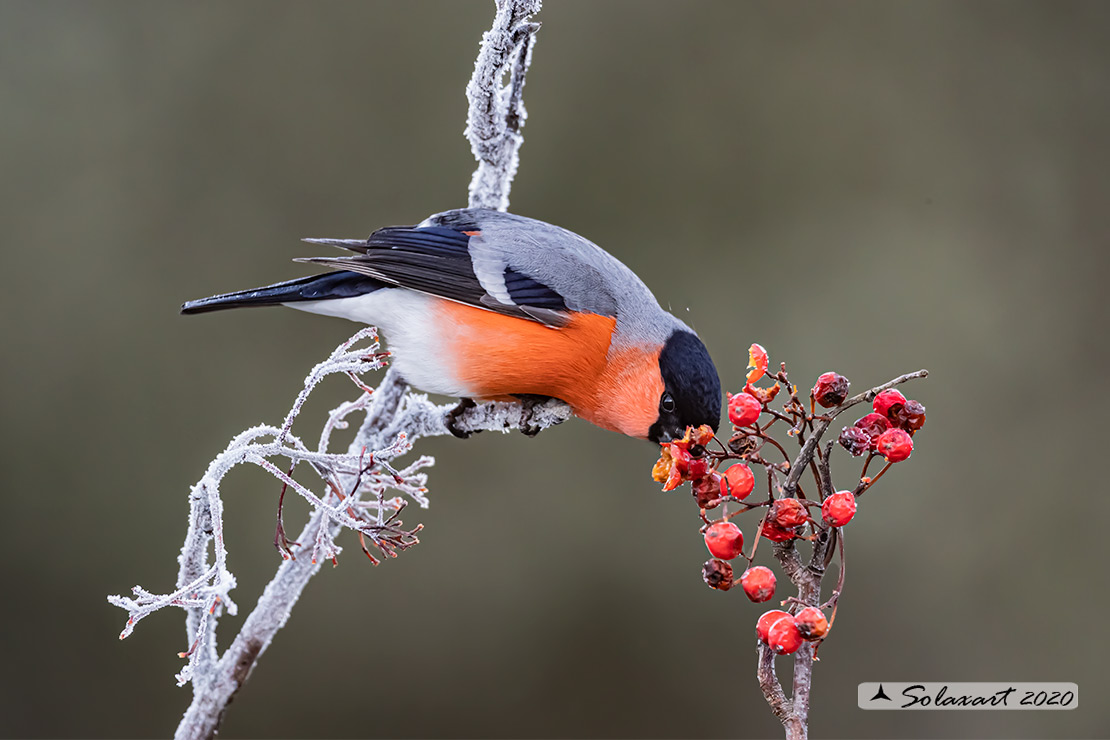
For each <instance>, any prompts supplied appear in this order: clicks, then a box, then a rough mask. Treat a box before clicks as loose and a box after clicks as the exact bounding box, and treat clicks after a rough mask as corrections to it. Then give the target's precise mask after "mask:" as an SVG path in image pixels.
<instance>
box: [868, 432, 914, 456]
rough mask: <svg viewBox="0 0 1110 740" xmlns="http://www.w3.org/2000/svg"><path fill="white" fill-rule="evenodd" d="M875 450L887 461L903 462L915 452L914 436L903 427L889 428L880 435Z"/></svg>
mask: <svg viewBox="0 0 1110 740" xmlns="http://www.w3.org/2000/svg"><path fill="white" fill-rule="evenodd" d="M875 451H876V452H878V453H879V454H880V455H882V456H883V457H885V458H886V461H887V462H892V463H896V462H902V461H903V460H905V459H906V458H908V457H909V456H910V454H911V453H912V452H913V437H911V436H910V435H909V432H907V431H905V430H903V429H888V430H887V431H885V432H883V433H882V434H881V435H879V439H878V441H877V442H876V443H875Z"/></svg>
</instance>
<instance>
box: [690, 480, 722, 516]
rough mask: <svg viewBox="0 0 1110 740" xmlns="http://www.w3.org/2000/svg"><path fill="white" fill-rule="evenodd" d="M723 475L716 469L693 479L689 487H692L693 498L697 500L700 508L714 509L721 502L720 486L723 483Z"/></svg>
mask: <svg viewBox="0 0 1110 740" xmlns="http://www.w3.org/2000/svg"><path fill="white" fill-rule="evenodd" d="M723 480H724V476H722V475H721V474H720V473H718V472H717V471H716V470H712V471H710V472H709V475H706V476H703V477H701V478H698V479H697V480H695V481H694V483H693V485H691V488H693V489H694V500H695V501H697V502H698V506H699V507H701V508H702V509H715V508H717V507H718V506H720V504H721V498H722V497H723V494H722V493H721V487H722V486H723V485H724V484H723V482H722V481H723Z"/></svg>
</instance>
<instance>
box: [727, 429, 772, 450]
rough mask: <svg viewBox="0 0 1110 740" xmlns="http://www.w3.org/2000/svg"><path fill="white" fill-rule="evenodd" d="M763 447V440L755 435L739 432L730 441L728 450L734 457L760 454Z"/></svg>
mask: <svg viewBox="0 0 1110 740" xmlns="http://www.w3.org/2000/svg"><path fill="white" fill-rule="evenodd" d="M762 447H763V440H761V439H760V438H759V437H757V436H755V435H754V434H746V433H744V432H737V433H736V434H734V435H732V436H731V437H729V440H728V449H729V451H730V452H732V454H734V455H750V454H751V453H753V452H759V450H760V449H762Z"/></svg>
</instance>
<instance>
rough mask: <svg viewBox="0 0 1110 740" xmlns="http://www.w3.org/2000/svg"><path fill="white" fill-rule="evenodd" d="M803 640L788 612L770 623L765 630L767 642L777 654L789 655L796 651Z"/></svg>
mask: <svg viewBox="0 0 1110 740" xmlns="http://www.w3.org/2000/svg"><path fill="white" fill-rule="evenodd" d="M803 642H805V640H803V639H802V633H801V632H799V631H798V625H797V623H796V622H795V620H794V617H792V616H790V615H789V614H788V615H787V616H785V617H783V618H782V619H779V620H778V621H776V622H775V623H774V624H773V625H771V629H769V630H767V644H768V645H770V646H771V649H772V650H774V651H775V652H776V653H778V654H779V655H790V654H791V653H795V652H797V651H798V648H800V647H801V646H802V643H803Z"/></svg>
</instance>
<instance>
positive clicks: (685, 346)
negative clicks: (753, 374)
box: [181, 208, 721, 443]
mask: <svg viewBox="0 0 1110 740" xmlns="http://www.w3.org/2000/svg"><path fill="white" fill-rule="evenodd" d="M304 241H306V242H309V243H312V244H319V245H328V246H333V247H339V248H341V249H344V250H348V251H350V252H353V253H354V255H353V256H346V257H307V258H300V259H297V260H295V261H297V262H306V263H310V264H316V265H322V266H324V267H326V268H329V269H330V270H331V271H330V272H326V273H323V274H317V275H311V276H308V277H303V278H299V279H296V280H288V281H285V282H280V283H276V284H274V285H269V286H266V287H262V288H254V289H251V290H241V291H236V292H233V293H223V294H220V295H215V296H212V297H210V298H202V299H199V300H193V301H188V302H187V303H185V304H183V305H182V307H181V312H182V313H184V314H199V313H204V312H208V311H217V310H221V309H228V308H239V307H246V306H270V305H283V306H288V307H291V308H295V309H300V310H302V311H307V312H309V313H314V314H322V315H325V316H335V317H341V318H345V319H350V320H353V321H356V322H361V323H364V324H369V325H373V326H376V327H378V329H379V331H380V332H381V333H382V335H383V337H384V339H385V341H386V343H387V345H388V347H389V350H390V353H391V355H392V358H393V359H392V364H393V367H394V369H395V370H396V371H397V372H399V373H400V375H401V377H402V378H403V379H404V381H405V382H406V383H407V384H408V385H410V386H412V387H414V388H417V389H419V390H421V391H425V392H428V393H434V394H442V395H446V396H454V397H458V398H460V399H461V401H460V403H459V406H457V407H456V411H461V410H462V409H463V408H465V407H466V406H472V405H473V404H474V403H475V400H521V399H526V400H531V401H533V402H534V401H536V400H546V399H548V398H555V399H558V400H560V401H563V402H565V403H566V404H568V405H569V406H570V408H571V410H572V411H573V413H574V414H575V415H576V416H578V417H580V418H582V419H585V420H586V421H588V422H590V423H592V424H594V425H596V426H598V427H601V428H603V429H607V430H611V431H614V432H618V433H620V434H624V435H626V436H629V437H634V438H638V439H644V440H649V441H651V442H655V443H667V442H670V441H673V440H675V439H680V438H682V437H683V436H684V434H685V432H686V429H687V427H691V426H692V427H699V426H701V425H705V424H708V425H709V426H710V427H711V428H712V429H713V430H714V431H716V430H717V428H718V424H719V422H720V416H721V383H720V378H719V376H718V374H717V369H716V366H715V365H714V364H713V360H712V359H711V357H710V355H709V352H708V350H707V349H706V347H705V345H704V344H703V343H702V341H701V340H700V339H699V338H698V336H697V334H695V333H694V331H693V330H692V329H691V328H690V327H689V326H687V325H686V324H685V323H683V322H682V321H681V320H680V319H678V318H677V317H675V316H674V315H673V314H671V313H669V312H667V311H665V310H664V309H663V308H661V307H660V305H659V302H658V301H657V300H656V298H655V296H654V295H653V294H652V292H651V290H649V289H648V287H647V286H646V285H645V284H644V283H643V281H641V280H640V278H639V277H637V276H636V274H635V273H634V272H633V271H632V270H631V269H629V268H628V267H627V266H625V265H624V264H623V263H622V262H621V261H620V260H618V259H617V258H616V257H613V256H612V255H611V254H609V253H608V252H606V251H605V250H603V249H602V248H601V247H599V246H597V245H596V244H594V243H593V242H591V241H589V240H587V239H586V238H584V237H582V236H579V235H578V234H575V233H573V232H571V231H568V230H567V229H563V228H561V227H559V226H554V225H552V224H549V223H546V222H544V221H539V220H536V219H532V218H526V217H524V216H518V215H515V214H510V213H505V212H502V211H495V210H489V209H482V208H464V209H455V210H449V211H444V212H442V213H437V214H434V215H432V216H429V217H428V218H426V219H425V220H424V221H422V222H420V223H419V224H416V225H415V226H391V227H386V228H382V229H379V230H377V231H375V232H374V233H373V234H371V235H370V237H369V238H368V239H305V240H304ZM452 420H453V417H452ZM451 431H452V432H453V433H455V434H456V435H457V436H467V435H466V434H465V433H460V432H459V431H458V430H457V429H456V428H454V427H453V426H452V427H451Z"/></svg>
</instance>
